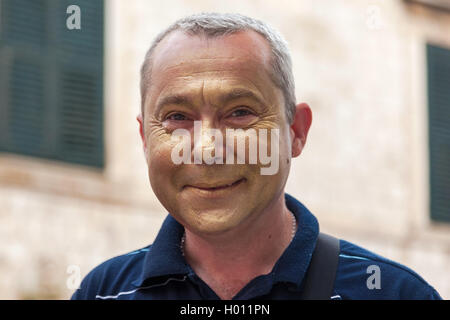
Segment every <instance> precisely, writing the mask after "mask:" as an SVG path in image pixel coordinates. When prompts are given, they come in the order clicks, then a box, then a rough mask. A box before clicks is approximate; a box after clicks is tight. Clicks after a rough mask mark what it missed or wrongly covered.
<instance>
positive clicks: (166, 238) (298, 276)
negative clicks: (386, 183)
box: [133, 193, 319, 289]
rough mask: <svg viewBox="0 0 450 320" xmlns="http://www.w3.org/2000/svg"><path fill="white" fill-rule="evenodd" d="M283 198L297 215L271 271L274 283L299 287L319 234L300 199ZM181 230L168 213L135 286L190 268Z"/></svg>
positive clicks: (312, 216) (187, 271) (178, 273)
mask: <svg viewBox="0 0 450 320" xmlns="http://www.w3.org/2000/svg"><path fill="white" fill-rule="evenodd" d="M285 200H286V206H287V207H288V209H289V210H290V211H291V212H292V213H293V214H294V215H295V218H296V219H297V224H298V228H297V232H296V234H295V236H294V239H293V240H292V242H291V243H290V244H289V246H288V247H287V248H286V250H285V251H284V253H283V254H282V255H281V257H280V259H279V260H278V261H277V263H276V264H275V266H274V268H273V270H272V273H271V275H272V276H273V280H274V283H275V282H290V283H292V284H294V285H295V287H296V288H298V289H299V288H300V285H301V283H302V280H303V278H304V275H305V273H306V270H307V269H308V266H309V263H310V261H311V256H312V253H313V251H314V247H315V244H316V240H317V236H318V234H319V224H318V222H317V219H316V218H315V217H314V215H313V214H312V213H311V212H310V211H309V210H308V209H307V208H306V207H305V206H304V205H303V204H302V203H301V202H300V201H298V200H297V199H295V198H294V197H292V196H290V195H289V194H287V193H285ZM183 232H184V227H183V226H182V225H181V224H180V223H178V222H177V221H176V220H175V219H174V218H173V217H172V216H171V215H170V214H169V215H168V216H167V217H166V219H165V220H164V222H163V224H162V226H161V229H160V230H159V232H158V235H157V236H156V239H155V241H154V242H153V244H152V245H151V246H150V249H149V251H148V252H147V253H146V255H145V258H144V264H143V267H142V272H141V274H140V276H139V278H138V279H136V280H135V281H134V282H133V284H134V285H135V286H142V285H143V284H144V282H145V283H147V282H152V283H155V282H159V281H161V282H164V281H165V280H166V279H167V277H169V276H172V277H173V276H176V275H186V274H188V273H189V272H190V270H191V269H190V267H189V266H188V265H187V264H186V260H185V259H184V257H183V255H182V253H181V249H180V243H181V237H182V236H183Z"/></svg>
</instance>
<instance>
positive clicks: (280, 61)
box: [141, 13, 296, 123]
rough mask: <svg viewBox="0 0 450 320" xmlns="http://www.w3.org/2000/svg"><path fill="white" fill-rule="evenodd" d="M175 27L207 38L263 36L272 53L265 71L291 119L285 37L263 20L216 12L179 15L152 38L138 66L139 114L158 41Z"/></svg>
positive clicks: (292, 95)
mask: <svg viewBox="0 0 450 320" xmlns="http://www.w3.org/2000/svg"><path fill="white" fill-rule="evenodd" d="M176 30H178V31H182V32H184V33H186V34H189V35H192V36H204V37H206V38H210V39H213V38H217V37H221V36H224V35H230V34H233V33H237V32H240V31H245V30H247V31H249V30H252V31H255V32H257V33H259V34H260V35H261V36H263V37H264V38H265V39H266V41H267V43H268V45H269V47H270V48H269V50H270V52H271V57H270V61H269V65H268V70H267V72H268V74H269V76H270V77H271V79H272V81H273V83H274V84H275V85H276V86H277V87H278V88H279V89H280V90H281V91H282V92H283V97H284V105H285V108H286V116H287V119H288V122H289V123H291V122H292V120H293V117H294V114H295V100H296V99H295V82H294V76H293V74H292V62H291V56H290V53H289V49H288V46H287V43H286V41H285V40H284V38H283V37H282V36H281V35H280V34H279V33H278V32H277V31H276V30H274V29H273V28H271V27H270V26H269V25H268V24H266V23H264V22H262V21H259V20H256V19H253V18H250V17H246V16H243V15H240V14H219V13H201V14H195V15H191V16H188V17H185V18H182V19H180V20H177V21H176V22H174V23H173V24H172V25H170V26H169V27H168V28H167V29H165V30H163V31H162V32H161V33H160V34H159V35H158V36H157V37H156V38H155V40H154V41H153V43H152V45H151V46H150V49H149V50H148V51H147V54H146V55H145V59H144V63H143V64H142V68H141V113H142V115H143V116H144V117H145V115H144V105H145V100H146V94H147V89H148V87H149V86H150V85H151V78H152V77H151V73H152V62H153V60H152V57H153V53H154V51H155V49H156V47H157V46H158V44H159V43H160V42H161V41H162V40H163V39H164V38H165V37H166V36H167V35H169V34H170V33H172V32H174V31H176Z"/></svg>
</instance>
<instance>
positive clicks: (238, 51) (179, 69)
mask: <svg viewBox="0 0 450 320" xmlns="http://www.w3.org/2000/svg"><path fill="white" fill-rule="evenodd" d="M242 24H246V25H247V26H252V27H239V28H238V27H237V26H241V25H242ZM174 26H176V27H174ZM174 26H172V27H170V28H169V29H168V30H169V31H166V32H163V33H162V34H161V35H160V36H159V37H158V38H157V39H156V40H155V44H153V45H152V47H151V49H150V50H149V53H148V54H147V56H146V60H145V62H144V65H143V67H142V83H141V89H142V101H143V102H142V115H141V116H139V117H138V121H139V123H140V125H141V127H140V133H141V137H142V139H143V145H144V151H145V155H146V160H147V163H148V173H149V178H150V183H151V185H152V188H153V190H154V192H155V194H156V196H157V197H158V199H159V200H160V202H161V203H162V204H163V206H164V207H165V208H166V209H167V210H168V211H169V212H170V213H171V214H172V215H173V216H174V217H175V218H176V219H177V220H178V221H179V222H181V223H182V224H183V225H185V226H186V227H188V228H189V229H190V230H191V231H193V232H199V233H218V232H219V233H220V232H225V231H228V230H231V229H233V228H236V227H238V226H242V225H243V224H245V223H249V221H254V219H255V217H256V216H257V215H258V213H260V212H262V211H264V210H265V209H266V208H268V207H270V206H272V205H273V204H274V201H276V200H277V199H279V198H280V197H282V196H283V190H284V186H285V183H286V180H287V177H288V174H289V169H290V159H291V157H296V156H298V155H299V154H300V153H301V150H302V148H303V145H304V143H305V141H306V135H307V132H308V129H309V126H310V124H311V111H310V109H309V107H308V106H307V105H306V104H299V105H297V107H296V106H295V98H294V97H293V95H294V93H293V88H294V83H293V79H292V73H291V70H290V68H291V63H290V58H289V54H288V53H287V49H286V50H284V49H283V50H281V51H280V50H278V51H277V50H275V49H274V47H273V45H272V44H273V43H278V44H280V46H281V47H283V46H284V42H283V40H282V39H281V37H280V36H278V35H277V33H276V32H275V31H270V34H271V36H270V38H271V39H272V40H273V39H275V40H273V41H272V42H271V40H268V36H267V35H262V34H261V32H259V31H255V28H256V26H257V27H258V28H259V29H261V30H270V29H269V27H267V26H266V25H265V24H263V23H262V22H258V21H255V20H252V19H250V18H247V17H243V16H240V15H220V14H202V15H197V16H191V17H188V18H185V19H182V20H180V21H179V22H177V23H175V24H174ZM214 29H217V30H216V31H214ZM282 51H283V52H282ZM275 55H278V56H283V55H284V56H285V58H286V60H285V61H284V63H281V62H280V60H277V59H278V58H279V57H275ZM275 61H278V62H275ZM286 68H287V69H288V70H287V71H286V70H284V71H286V72H284V71H283V72H282V71H281V70H282V69H286ZM286 74H287V76H286ZM284 86H288V87H289V88H287V87H284ZM291 91H292V92H291ZM287 99H288V100H289V101H286V100H287ZM194 121H201V123H202V130H205V129H212V128H214V129H218V130H220V131H221V132H223V136H224V137H225V131H226V129H243V130H242V131H241V133H239V134H238V136H237V139H238V140H239V138H240V137H239V135H241V138H243V137H244V136H245V132H248V130H250V129H253V130H256V131H258V130H264V129H265V130H268V131H270V130H271V129H277V130H279V140H278V141H276V144H277V145H276V148H275V146H274V145H273V144H272V141H273V140H271V139H270V137H271V134H269V135H268V139H267V141H264V142H263V143H262V144H261V139H259V140H260V141H259V142H260V144H259V145H260V146H267V149H268V150H267V151H268V152H269V153H270V152H271V151H272V150H278V151H279V152H278V154H277V155H276V156H277V160H278V161H279V168H278V171H277V172H276V173H275V174H274V175H261V170H260V168H261V167H263V165H262V164H261V163H260V162H258V163H257V164H249V163H248V162H245V163H244V164H236V162H234V164H212V165H211V164H204V163H202V164H181V165H180V164H175V163H174V162H173V161H172V157H171V156H172V151H173V149H174V147H175V143H174V142H173V139H172V136H173V133H174V131H175V130H177V129H185V130H186V131H187V132H189V133H191V134H192V133H193V131H194ZM258 137H259V136H258ZM243 139H244V140H245V138H243ZM193 140H194V139H193ZM233 146H234V143H233ZM193 148H195V146H194V145H193ZM223 149H224V150H226V149H227V147H226V146H225V147H224V148H223ZM247 160H248V159H247ZM230 185H231V186H230Z"/></svg>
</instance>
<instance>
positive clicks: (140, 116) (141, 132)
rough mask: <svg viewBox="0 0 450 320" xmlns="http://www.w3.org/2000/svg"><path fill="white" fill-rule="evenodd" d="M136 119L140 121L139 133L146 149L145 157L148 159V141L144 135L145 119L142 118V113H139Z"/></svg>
mask: <svg viewBox="0 0 450 320" xmlns="http://www.w3.org/2000/svg"><path fill="white" fill-rule="evenodd" d="M136 120H137V121H138V122H139V134H140V136H141V140H142V146H143V149H144V154H145V159H147V141H146V140H145V135H144V120H143V119H142V114H141V113H139V114H138V115H137V117H136Z"/></svg>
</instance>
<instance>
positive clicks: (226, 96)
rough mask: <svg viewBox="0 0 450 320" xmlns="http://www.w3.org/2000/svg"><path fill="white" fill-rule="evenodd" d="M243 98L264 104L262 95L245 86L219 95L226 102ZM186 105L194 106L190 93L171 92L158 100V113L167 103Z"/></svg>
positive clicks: (223, 102)
mask: <svg viewBox="0 0 450 320" xmlns="http://www.w3.org/2000/svg"><path fill="white" fill-rule="evenodd" d="M241 98H250V99H253V100H255V101H256V102H258V103H259V104H261V105H264V103H263V99H262V97H261V96H260V95H259V94H257V93H255V92H254V91H252V90H249V89H244V88H233V89H231V90H230V91H227V92H225V93H222V94H220V95H219V98H218V100H219V101H220V103H222V104H225V103H228V102H230V101H233V100H237V99H241ZM169 104H172V105H185V106H189V107H191V108H193V107H194V103H193V101H192V99H191V98H190V97H189V96H188V95H184V94H171V95H168V96H166V97H164V98H162V99H161V100H160V101H158V103H157V105H156V113H159V111H160V110H161V109H162V107H164V106H165V105H169Z"/></svg>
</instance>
